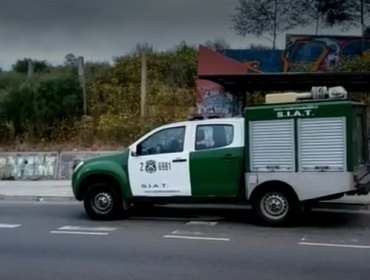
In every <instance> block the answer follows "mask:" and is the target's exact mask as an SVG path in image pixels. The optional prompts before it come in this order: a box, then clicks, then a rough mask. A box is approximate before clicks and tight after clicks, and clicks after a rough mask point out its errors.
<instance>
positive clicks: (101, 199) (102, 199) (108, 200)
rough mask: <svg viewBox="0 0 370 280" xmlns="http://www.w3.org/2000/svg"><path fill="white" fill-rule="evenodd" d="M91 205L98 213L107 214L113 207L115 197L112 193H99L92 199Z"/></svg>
mask: <svg viewBox="0 0 370 280" xmlns="http://www.w3.org/2000/svg"><path fill="white" fill-rule="evenodd" d="M91 206H92V208H93V209H94V211H95V212H96V213H99V214H107V213H109V212H110V211H111V210H112V208H113V197H112V195H111V194H110V193H107V192H101V193H97V194H96V195H95V196H94V197H93V198H92V201H91Z"/></svg>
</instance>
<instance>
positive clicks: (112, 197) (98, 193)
mask: <svg viewBox="0 0 370 280" xmlns="http://www.w3.org/2000/svg"><path fill="white" fill-rule="evenodd" d="M84 207H85V211H86V213H87V214H88V216H89V217H90V218H91V219H92V220H110V219H115V218H118V216H119V215H120V214H121V213H123V200H122V198H121V196H120V195H119V194H118V192H117V191H116V190H115V188H114V187H112V186H110V185H108V184H106V183H98V184H94V185H92V186H90V187H89V189H88V190H87V192H86V195H85V198H84Z"/></svg>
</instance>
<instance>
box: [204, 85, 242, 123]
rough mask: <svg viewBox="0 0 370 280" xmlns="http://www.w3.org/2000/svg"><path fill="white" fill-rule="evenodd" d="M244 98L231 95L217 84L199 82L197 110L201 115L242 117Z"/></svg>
mask: <svg viewBox="0 0 370 280" xmlns="http://www.w3.org/2000/svg"><path fill="white" fill-rule="evenodd" d="M242 99H243V96H242V95H238V94H235V93H234V94H231V93H230V92H226V91H225V89H224V88H223V87H222V86H220V85H219V84H217V83H214V82H211V81H207V80H198V82H197V109H198V113H200V114H219V115H222V116H224V117H231V116H235V115H241V114H242V109H243V101H242Z"/></svg>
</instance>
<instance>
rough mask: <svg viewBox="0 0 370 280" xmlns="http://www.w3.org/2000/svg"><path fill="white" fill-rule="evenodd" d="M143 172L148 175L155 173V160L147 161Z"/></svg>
mask: <svg viewBox="0 0 370 280" xmlns="http://www.w3.org/2000/svg"><path fill="white" fill-rule="evenodd" d="M145 171H146V172H148V173H154V172H156V171H157V167H156V162H155V160H147V161H146V162H145Z"/></svg>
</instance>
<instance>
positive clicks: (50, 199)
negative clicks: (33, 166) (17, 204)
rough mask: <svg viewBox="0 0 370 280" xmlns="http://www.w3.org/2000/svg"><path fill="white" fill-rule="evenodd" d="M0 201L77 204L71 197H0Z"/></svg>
mask: <svg viewBox="0 0 370 280" xmlns="http://www.w3.org/2000/svg"><path fill="white" fill-rule="evenodd" d="M0 201H37V202H78V200H76V199H75V198H74V197H73V196H52V195H46V196H40V195H0Z"/></svg>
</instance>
